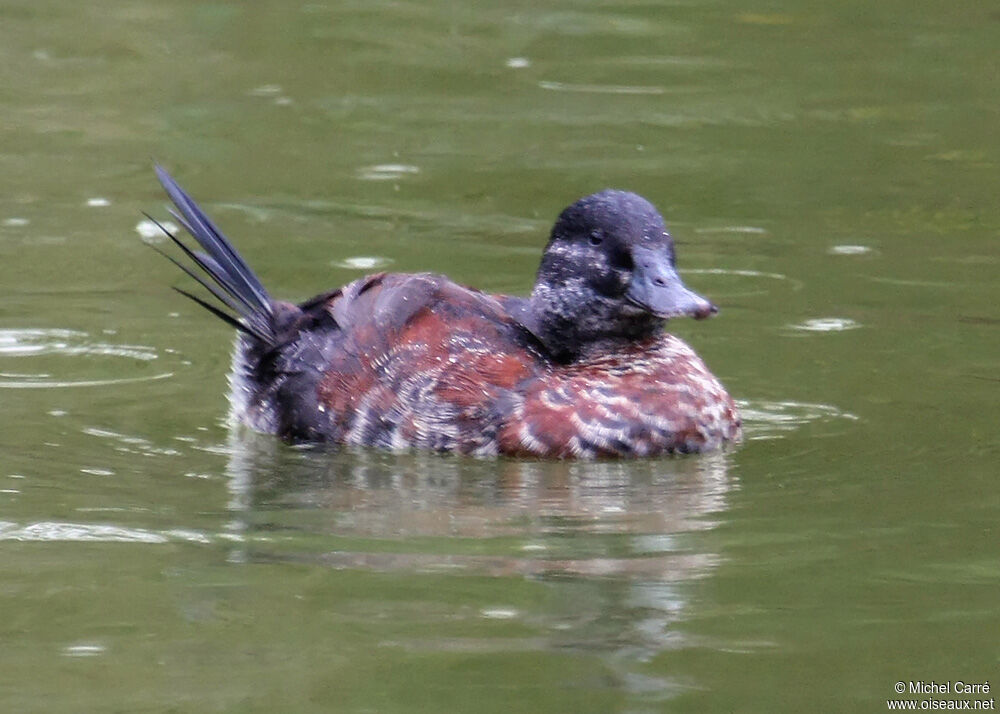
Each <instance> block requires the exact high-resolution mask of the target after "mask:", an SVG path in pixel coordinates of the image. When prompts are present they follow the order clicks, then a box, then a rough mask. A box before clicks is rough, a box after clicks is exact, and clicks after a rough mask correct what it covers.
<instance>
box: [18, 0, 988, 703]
mask: <svg viewBox="0 0 1000 714" xmlns="http://www.w3.org/2000/svg"><path fill="white" fill-rule="evenodd" d="M477 5H478V7H477ZM998 44H1000V12H998V11H997V8H996V6H995V4H993V3H987V2H969V3H941V2H927V1H926V0H910V1H908V2H901V1H900V0H884V1H882V2H878V3H873V2H868V1H864V2H861V1H852V2H841V3H829V2H823V3H820V2H810V1H809V0H776V1H774V2H768V3H764V4H757V5H740V4H737V3H735V2H733V1H732V0H717V1H716V2H703V1H701V0H691V1H684V0H682V1H681V2H668V3H663V4H660V3H653V2H624V1H618V2H616V1H609V2H576V3H570V2H562V3H560V2H535V3H526V2H515V3H509V4H507V5H506V6H503V7H498V6H496V5H495V4H490V3H470V2H466V3H457V2H456V3H447V2H392V3H390V2H354V3H340V4H338V3H326V2H322V1H321V2H310V3H306V4H296V3H288V2H277V1H275V0H270V1H263V2H255V3H235V2H234V3H210V4H205V3H195V2H178V1H168V2H162V1H158V2H152V1H151V0H138V1H136V2H107V1H104V0H95V1H94V2H89V3H70V2H55V1H52V2H27V1H24V0H21V1H18V0H7V1H6V2H4V3H2V4H0V183H2V187H3V188H2V190H0V291H2V297H3V300H2V302H0V405H2V411H0V710H2V711H3V712H12V713H13V712H46V713H48V712H62V711H72V712H95V713H96V712H101V713H104V712H327V711H330V712H357V713H359V714H360V713H362V712H434V713H439V712H466V711H468V712H472V711H476V712H493V711H496V712H511V711H515V712H519V711H524V712H630V713H632V712H636V713H638V712H659V711H677V712H693V711H705V712H719V711H739V712H748V711H759V712H801V711H831V712H833V711H836V712H841V711H859V712H861V711H865V712H867V711H872V712H877V711H886V707H887V705H886V701H885V700H886V699H888V698H894V697H895V696H896V695H895V694H894V693H893V687H894V684H895V683H896V682H897V681H903V682H907V683H908V682H909V681H918V680H919V681H936V682H945V681H951V682H954V681H956V680H961V681H964V682H990V684H991V686H993V687H1000V643H998V638H997V633H998V632H1000V605H998V603H1000V597H998V596H1000V538H998V529H997V523H998V522H1000V490H998V488H997V484H996V477H997V475H998V468H997V462H998V457H1000V442H998V437H997V422H998V416H1000V410H998V397H1000V384H998V382H1000V369H998V352H1000V350H998V348H1000V339H998V329H1000V315H998V311H997V304H998V302H1000V288H998V282H997V276H998V268H1000V250H998V245H997V240H998V232H1000V212H998V210H997V196H998V195H1000V180H998V164H1000V133H998V131H997V127H998V125H1000V121H998V120H1000V104H998V101H997V100H998V97H1000V71H998V64H997V47H998ZM154 158H155V159H156V160H158V161H160V162H163V163H164V164H165V165H166V166H167V167H168V168H169V169H170V170H171V171H172V172H173V173H174V174H175V175H176V176H177V177H178V179H179V180H180V181H181V183H182V184H183V185H184V186H185V187H187V188H188V189H189V190H190V191H191V192H192V193H193V194H194V195H195V196H196V198H198V199H199V200H200V201H202V202H203V204H204V205H205V207H206V208H207V209H208V210H209V212H210V213H211V214H212V215H213V216H215V218H216V219H217V220H218V222H219V223H220V224H221V225H222V227H223V229H224V230H225V231H226V232H227V233H228V234H229V235H230V236H231V237H233V238H234V239H235V241H236V242H237V244H238V245H239V246H240V248H241V250H242V251H243V252H244V253H245V255H246V257H247V259H248V260H249V262H250V263H251V264H252V265H253V266H255V267H256V268H257V269H258V271H259V272H260V273H261V275H262V277H263V279H264V281H265V283H266V284H267V285H268V287H269V288H270V289H271V290H272V292H273V293H274V294H276V295H279V296H283V297H289V298H305V297H308V296H310V295H312V294H314V293H316V292H319V291H320V290H324V289H327V288H331V287H333V286H335V285H338V284H341V283H343V282H346V281H348V280H351V279H354V278H356V277H359V276H360V275H362V274H363V273H364V272H365V270H364V269H363V267H364V266H365V265H377V266H379V269H381V266H388V269H391V270H401V271H418V270H434V271H439V272H447V273H448V274H450V275H451V276H452V277H454V278H455V279H457V280H459V281H462V282H466V283H469V284H474V285H477V286H480V287H483V288H485V289H489V290H495V291H505V292H515V293H522V294H523V293H526V292H527V291H528V290H529V289H530V286H531V282H532V278H533V275H534V270H535V267H536V265H537V261H538V257H539V254H540V250H541V247H542V245H543V244H544V240H545V238H546V232H547V230H548V228H549V226H550V225H551V222H552V220H553V218H554V216H555V215H556V214H557V213H558V211H559V210H560V209H561V208H562V207H564V206H565V205H567V204H568V203H569V202H571V201H572V200H574V199H576V198H577V197H579V196H581V195H583V194H585V193H589V192H591V191H594V190H598V189H600V188H603V187H605V186H615V187H621V188H628V189H631V190H634V191H638V192H640V193H642V194H644V195H646V196H648V197H649V198H650V199H651V200H653V201H654V202H655V203H656V204H657V205H658V206H659V207H660V208H661V210H662V211H663V212H664V214H665V216H666V218H667V221H668V224H669V225H670V226H671V228H672V231H673V233H674V234H675V236H676V237H677V239H678V253H679V259H680V263H679V264H680V267H681V269H682V273H683V274H684V276H685V279H686V280H687V282H688V284H689V285H690V286H691V287H692V288H693V289H696V290H698V291H699V292H702V293H704V294H706V295H708V296H710V297H711V298H712V299H714V300H715V301H716V302H718V303H719V304H720V305H721V306H722V312H721V314H720V315H719V316H718V317H717V318H716V319H713V320H710V321H707V322H699V323H695V322H693V321H687V322H676V323H673V324H672V325H671V330H672V331H674V332H676V333H677V334H679V335H681V336H682V337H684V338H685V339H686V340H688V341H690V342H691V343H692V345H693V346H694V347H695V348H696V349H697V350H698V351H699V353H700V354H701V355H702V356H703V357H704V358H705V360H706V361H707V362H708V364H709V365H710V366H711V367H712V369H713V370H714V371H715V372H716V373H717V374H718V375H719V376H720V378H721V379H722V380H723V381H724V382H725V383H726V385H727V386H728V387H729V389H730V391H731V392H732V393H733V394H734V396H736V397H737V398H738V399H739V400H740V403H741V406H742V408H743V410H744V413H745V418H746V422H747V437H748V438H747V441H746V442H745V443H744V445H743V446H742V447H740V448H739V449H736V450H733V451H731V452H728V453H725V454H721V455H714V456H708V457H696V458H685V459H665V460H654V461H640V462H630V463H597V464H565V463H545V462H533V461H514V460H479V461H477V460H469V459H460V458H449V457H439V456H432V455H425V454H397V455H391V454H383V453H372V452H364V451H360V452H352V453H341V454H316V453H312V452H309V451H300V450H293V449H288V448H285V447H281V446H280V445H277V444H275V443H274V442H273V441H272V440H270V439H268V438H266V437H256V438H255V437H249V436H246V435H242V436H241V435H235V434H229V433H227V430H226V428H225V427H224V417H225V411H226V405H225V397H224V394H225V389H226V381H225V372H226V369H227V366H228V353H229V348H230V344H231V339H232V336H231V334H230V332H229V331H228V330H227V329H226V328H225V326H223V325H221V324H220V323H218V322H217V321H215V320H213V319H212V318H211V317H210V316H208V315H206V314H204V313H203V312H202V311H200V310H199V309H198V308H197V307H195V306H193V305H190V304H188V303H187V302H186V301H184V300H183V299H182V298H181V297H180V296H178V295H176V293H173V292H172V291H170V290H169V286H171V285H180V286H186V285H187V283H186V282H185V279H183V278H182V277H180V276H178V275H177V274H176V271H175V270H174V269H172V267H171V266H170V265H169V264H166V263H165V261H163V260H162V259H161V258H159V257H158V256H157V255H156V254H155V253H153V252H152V251H150V250H149V249H148V248H146V247H144V246H143V245H142V244H141V242H140V240H139V238H138V235H137V232H136V227H137V224H139V222H140V220H142V216H141V213H140V212H141V211H149V212H151V213H153V214H154V215H157V216H159V217H164V216H165V211H164V207H163V204H164V198H163V196H162V195H161V192H160V189H159V187H158V186H157V184H156V182H155V180H154V177H153V175H152V172H151V161H152V159H154ZM358 265H361V266H362V268H358V267H356V266H358ZM352 266H354V267H352ZM992 696H993V694H984V695H968V696H957V695H953V696H951V697H950V698H952V699H959V700H961V699H989V698H990V697H992ZM909 698H913V699H917V700H920V701H926V700H928V699H930V698H932V697H930V696H928V695H921V696H916V695H911V696H910V697H909ZM938 698H940V699H948V698H949V697H947V696H939V697H938Z"/></svg>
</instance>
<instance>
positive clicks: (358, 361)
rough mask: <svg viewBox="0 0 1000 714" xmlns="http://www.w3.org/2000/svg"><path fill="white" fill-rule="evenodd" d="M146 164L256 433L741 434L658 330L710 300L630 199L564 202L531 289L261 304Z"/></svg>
mask: <svg viewBox="0 0 1000 714" xmlns="http://www.w3.org/2000/svg"><path fill="white" fill-rule="evenodd" d="M157 173H158V175H159V177H160V180H161V182H162V183H163V185H164V187H165V188H166V190H167V193H168V194H169V195H170V198H171V199H172V200H173V202H174V204H175V205H176V206H177V208H178V209H179V211H180V214H175V217H176V218H177V219H178V220H179V221H180V222H181V223H182V224H183V225H184V227H185V228H186V229H187V230H188V231H189V232H190V233H191V234H192V235H193V236H194V237H195V239H196V240H197V241H198V243H199V244H200V245H201V246H202V248H204V250H205V251H206V252H205V253H198V252H194V251H192V250H190V249H188V248H187V247H185V246H184V244H183V243H181V242H180V241H179V240H178V239H177V238H175V237H174V236H172V235H171V236H170V237H171V238H172V239H173V240H174V242H175V243H176V244H177V245H178V246H179V247H180V248H181V249H182V250H183V251H184V253H185V255H186V256H187V257H188V258H190V259H191V260H192V261H194V263H195V264H196V265H197V266H198V268H200V269H201V273H198V272H196V271H194V270H190V269H188V268H183V269H184V270H185V271H186V272H188V273H189V274H190V275H191V276H192V277H194V278H195V279H196V280H198V281H199V282H200V283H201V284H202V285H203V286H204V287H205V288H206V289H207V290H208V291H209V292H210V293H211V294H212V295H213V296H214V297H215V298H216V299H218V301H219V303H220V304H221V308H224V309H220V307H216V306H213V305H211V304H209V303H207V302H205V301H203V300H201V299H200V298H197V297H194V296H192V295H188V296H189V297H191V298H192V299H193V300H195V301H197V302H198V303H199V304H201V305H202V306H204V307H205V308H206V309H208V310H210V311H211V312H212V313H213V314H215V315H216V316H218V317H220V318H221V319H223V320H224V321H226V322H227V323H229V324H230V325H232V326H233V327H235V328H236V329H237V330H238V331H239V340H238V343H237V348H236V354H235V357H234V364H233V375H232V394H231V404H232V412H233V415H234V417H235V418H236V420H238V421H240V422H243V423H246V424H248V425H250V426H251V427H253V428H254V429H257V430H259V431H263V432H267V433H273V434H277V435H279V436H281V437H282V438H283V439H285V440H286V441H289V442H294V443H302V442H329V443H337V444H348V445H364V446H380V447H388V448H396V449H399V448H406V447H422V448H428V449H434V450H438V451H456V452H461V453H467V454H479V455H494V454H510V455H536V456H546V457H559V458H567V457H594V456H648V455H653V454H660V453H675V452H681V453H689V452H700V451H707V450H713V449H716V448H718V447H719V446H721V445H723V444H725V443H726V442H730V441H734V440H737V439H739V438H740V434H741V431H740V428H741V427H740V419H739V416H738V414H737V410H736V406H735V405H734V403H733V401H732V399H730V397H729V395H728V394H727V393H726V391H725V390H724V389H723V387H722V385H721V384H720V383H719V382H718V380H717V379H716V378H715V377H714V376H713V375H712V374H711V372H709V371H708V368H707V367H706V366H705V365H704V363H703V362H702V361H701V360H700V359H699V358H698V356H697V355H696V354H695V353H694V352H693V351H692V350H691V348H690V347H688V346H687V345H686V344H685V343H684V342H683V341H681V340H680V339H678V338H676V337H673V336H672V335H669V334H666V333H664V332H663V324H664V322H665V320H667V319H668V318H671V317H676V316H681V315H689V316H693V317H696V318H704V317H708V316H709V315H712V314H714V313H715V312H716V308H715V306H714V305H712V304H711V303H710V302H708V301H707V300H705V299H704V298H702V297H700V296H699V295H696V294H695V293H693V292H691V291H690V290H688V289H687V288H686V287H685V286H684V285H683V283H682V282H681V279H680V277H679V276H678V275H677V272H676V269H675V260H674V246H673V241H672V239H671V237H670V235H669V234H668V233H667V231H666V227H665V226H664V223H663V219H662V218H661V217H660V215H659V213H658V212H657V211H656V209H655V208H654V207H653V206H652V204H650V203H649V202H648V201H646V200H645V199H643V198H641V197H640V196H637V195H635V194H633V193H627V192H624V191H611V190H608V191H602V192H600V193H597V194H594V195H592V196H588V197H586V198H583V199H580V200H579V201H577V202H576V203H574V204H573V205H572V206H570V207H569V208H567V209H566V210H565V211H563V213H562V214H561V215H560V216H559V219H558V221H557V222H556V224H555V226H554V227H553V229H552V235H551V239H550V240H549V243H548V246H547V247H546V249H545V254H544V256H543V258H542V263H541V267H540V268H539V271H538V278H537V282H536V284H535V288H534V290H533V292H532V294H531V296H530V297H529V298H514V297H509V296H503V295H487V294H485V293H482V292H479V291H478V290H472V289H469V288H465V287H462V286H460V285H457V284H455V283H453V282H451V281H450V280H448V279H447V278H445V277H443V276H439V275H431V274H419V275H406V274H399V273H393V274H386V273H381V274H377V275H371V276H368V277H366V278H362V279H360V280H357V281H355V282H353V283H350V284H348V285H346V286H343V287H342V288H338V289H336V290H333V291H330V292H327V293H324V294H321V295H318V296H316V297H314V298H312V299H310V300H307V301H306V302H304V303H301V304H299V305H293V304H292V303H288V302H281V301H275V300H272V299H271V297H270V296H269V295H268V293H267V291H266V290H265V289H264V287H263V285H262V284H261V282H260V280H259V279H258V278H257V276H256V275H255V274H254V273H253V272H252V271H251V270H250V268H249V267H248V266H247V264H246V263H245V262H244V261H243V259H242V258H241V257H240V256H239V254H238V253H237V252H236V250H235V249H234V248H233V247H232V245H231V244H230V243H229V242H228V241H227V240H226V239H225V238H224V237H223V236H222V234H221V233H220V232H219V231H218V229H216V228H215V226H214V225H213V224H212V222H211V221H210V220H209V219H208V217H207V216H205V214H204V213H203V212H202V211H201V210H200V209H199V208H198V206H197V205H196V204H195V203H194V202H193V201H192V200H191V198H190V197H188V196H187V194H185V193H184V191H183V190H182V189H181V188H180V187H179V186H178V185H177V184H176V183H175V182H174V180H173V179H172V178H171V177H170V176H169V175H168V174H167V173H166V172H165V171H163V170H162V169H160V168H157ZM164 230H165V229H164ZM168 235H170V234H169V233H168ZM178 265H180V264H179V263H178ZM181 267H183V266H181ZM185 294H187V293H185ZM227 310H228V311H227Z"/></svg>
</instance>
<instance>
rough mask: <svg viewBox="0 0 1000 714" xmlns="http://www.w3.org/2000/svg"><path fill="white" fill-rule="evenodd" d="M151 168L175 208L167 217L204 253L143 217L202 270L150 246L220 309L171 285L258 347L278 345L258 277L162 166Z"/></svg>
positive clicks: (272, 317)
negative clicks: (207, 293) (211, 298)
mask: <svg viewBox="0 0 1000 714" xmlns="http://www.w3.org/2000/svg"><path fill="white" fill-rule="evenodd" d="M154 168H155V169H156V176H157V178H159V179H160V183H161V184H162V185H163V188H164V189H165V190H166V192H167V195H168V196H169V197H170V200H171V201H173V203H174V206H175V207H176V210H174V209H169V211H170V215H171V216H173V217H174V219H175V220H176V221H177V222H178V223H179V224H180V225H182V226H183V227H184V229H185V230H186V231H187V232H188V233H190V234H191V236H192V237H193V238H194V239H195V240H196V241H197V242H198V245H200V246H201V247H202V248H203V249H204V251H205V252H201V251H196V250H192V249H191V248H189V247H188V246H187V245H186V244H185V243H184V242H183V241H181V240H180V238H178V237H177V236H176V235H174V234H173V233H171V232H170V231H169V230H168V229H167V228H166V227H165V226H164V225H163V224H162V223H160V222H159V221H157V220H156V219H155V218H153V217H152V216H150V215H149V214H148V213H147V214H146V217H147V218H149V220H151V221H153V223H154V224H156V226H157V227H158V228H159V229H160V230H161V231H163V233H164V234H165V235H166V236H167V237H168V238H170V240H171V241H173V243H174V244H175V245H176V246H177V247H178V248H180V249H181V251H182V252H183V253H184V255H185V256H187V257H188V258H189V259H190V260H191V261H192V262H193V263H194V265H195V266H197V267H198V268H200V269H201V272H200V273H199V272H198V271H196V270H195V269H194V268H192V267H189V266H187V265H184V264H183V263H181V262H180V261H178V260H175V259H174V258H173V257H171V256H170V255H167V254H166V253H165V252H163V251H162V250H160V249H159V248H157V247H156V246H150V247H152V248H153V249H154V250H156V251H157V252H158V253H160V254H161V255H163V256H164V257H165V258H167V260H169V261H170V262H171V263H173V264H174V265H176V266H177V267H178V268H180V269H181V270H183V271H184V272H185V273H187V274H188V275H190V276H191V277H192V278H194V279H195V280H196V281H198V283H199V284H200V285H201V286H202V287H204V288H205V289H206V290H208V292H209V293H210V294H211V295H212V297H214V298H215V299H216V300H217V301H218V302H219V305H214V304H212V303H211V302H209V301H207V300H203V299H202V298H200V297H198V296H196V295H193V294H191V293H189V292H188V291H186V290H182V289H181V288H177V287H175V288H174V290H176V291H177V292H179V293H180V294H181V295H184V296H185V297H187V298H189V299H191V300H193V301H194V302H196V303H198V304H199V305H201V306H202V307H203V308H205V309H206V310H208V311H209V312H211V313H212V314H213V315H215V316H216V317H218V318H219V319H220V320H222V321H224V322H226V323H227V324H229V325H231V326H232V327H235V328H236V329H237V330H239V331H240V332H242V333H243V334H245V335H247V336H249V337H252V338H254V339H255V340H258V341H259V342H260V343H262V344H263V345H265V346H268V347H274V346H275V345H277V344H278V342H279V339H278V334H277V327H276V320H275V304H274V302H273V301H272V300H271V296H270V295H268V293H267V290H265V289H264V286H263V285H262V284H261V282H260V279H259V278H258V277H257V276H256V275H255V274H254V272H253V271H252V270H251V269H250V266H248V265H247V264H246V261H244V260H243V258H242V257H241V256H240V254H239V253H238V252H237V251H236V249H235V248H234V247H233V245H232V243H230V242H229V240H227V239H226V237H225V236H224V235H223V234H222V232H221V231H220V230H219V229H218V228H216V226H215V224H214V223H212V221H211V219H209V217H208V216H206V215H205V213H204V211H202V210H201V209H200V208H199V207H198V204H196V203H195V202H194V201H193V200H192V199H191V197H190V196H188V195H187V193H185V191H184V189H182V188H181V187H180V186H179V185H178V184H177V182H176V181H174V179H173V177H172V176H171V175H170V174H168V173H167V172H166V170H165V169H164V168H163V167H162V166H159V165H157V166H155V167H154Z"/></svg>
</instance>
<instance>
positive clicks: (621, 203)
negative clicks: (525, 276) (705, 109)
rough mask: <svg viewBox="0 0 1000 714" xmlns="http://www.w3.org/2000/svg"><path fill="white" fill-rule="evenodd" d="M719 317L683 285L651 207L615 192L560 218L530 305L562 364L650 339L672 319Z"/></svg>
mask: <svg viewBox="0 0 1000 714" xmlns="http://www.w3.org/2000/svg"><path fill="white" fill-rule="evenodd" d="M717 311H718V310H717V308H716V307H715V305H713V304H712V303H710V302H709V301H708V300H706V299H705V298H703V297H701V296H700V295H697V294H695V293H693V292H691V291H690V290H688V289H687V288H686V287H685V286H684V283H683V282H681V279H680V277H679V276H678V275H677V271H676V269H675V267H674V242H673V240H672V239H671V238H670V234H669V233H668V232H667V229H666V226H665V225H664V224H663V218H662V217H661V216H660V214H659V213H658V212H657V210H656V208H655V207H654V206H653V204H651V203H650V202H649V201H647V200H646V199H644V198H643V197H642V196H637V195H636V194H634V193H629V192H627V191H614V190H610V189H609V190H606V191H601V192H600V193H595V194H593V195H591V196H587V197H586V198H581V199H580V200H579V201H577V202H576V203H574V204H573V205H572V206H570V207H569V208H567V209H566V210H565V211H563V212H562V214H561V215H560V216H559V219H558V220H557V221H556V224H555V226H554V227H553V228H552V236H551V238H550V239H549V244H548V246H546V248H545V255H544V256H542V264H541V266H540V267H539V269H538V278H537V280H536V282H535V289H534V290H533V291H532V293H531V300H530V312H531V321H532V323H533V324H532V326H531V327H532V330H533V332H535V334H536V335H537V336H538V337H539V338H540V339H541V340H542V342H543V343H544V344H545V346H546V347H547V348H548V349H549V350H550V351H551V352H552V353H553V354H555V355H556V356H557V357H559V358H561V359H573V358H574V357H576V356H579V355H581V354H584V353H586V352H587V351H588V348H590V347H592V346H594V345H596V344H599V343H604V342H607V341H618V342H620V341H631V340H640V339H643V338H646V337H650V336H652V335H654V334H656V332H657V331H658V330H660V329H661V328H662V325H663V321H664V320H667V319H669V318H671V317H677V316H680V315H689V316H691V317H695V318H698V319H701V318H704V317H708V316H710V315H713V314H715V313H716V312H717Z"/></svg>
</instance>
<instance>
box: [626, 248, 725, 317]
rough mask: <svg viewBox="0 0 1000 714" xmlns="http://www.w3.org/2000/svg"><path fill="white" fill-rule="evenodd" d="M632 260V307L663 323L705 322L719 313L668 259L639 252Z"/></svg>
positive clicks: (649, 251) (630, 289) (630, 294)
mask: <svg viewBox="0 0 1000 714" xmlns="http://www.w3.org/2000/svg"><path fill="white" fill-rule="evenodd" d="M633 260H634V263H635V269H634V271H633V273H632V283H631V285H629V289H628V291H627V292H626V293H625V297H626V298H628V300H629V301H630V302H631V303H632V304H633V305H636V306H637V307H640V308H642V309H643V310H645V311H646V312H649V313H651V314H653V315H655V316H656V317H659V318H662V319H664V320H666V319H668V318H671V317H680V316H683V315H687V316H690V317H693V318H695V319H696V320H703V319H705V318H706V317H711V316H712V315H714V314H715V313H717V312H718V311H719V308H717V307H716V306H715V305H713V304H712V303H711V302H709V301H708V300H706V299H705V298H703V297H702V296H701V295H699V294H698V293H695V292H692V291H691V290H688V289H687V287H686V286H685V285H684V283H683V281H681V278H680V276H679V275H678V274H677V271H676V270H675V269H674V266H672V265H671V264H670V260H669V259H668V258H667V256H665V255H662V254H660V253H658V252H655V251H652V250H645V249H639V250H637V251H635V253H634V255H633Z"/></svg>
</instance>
